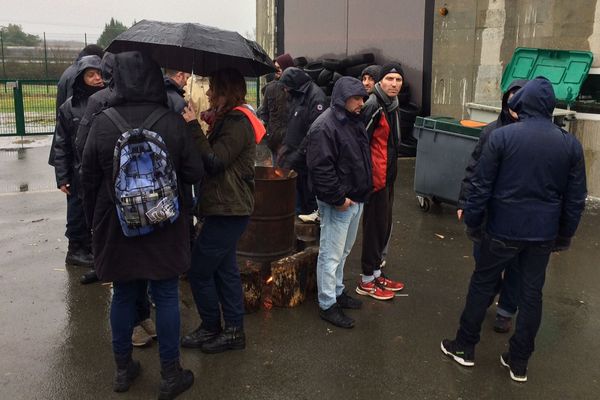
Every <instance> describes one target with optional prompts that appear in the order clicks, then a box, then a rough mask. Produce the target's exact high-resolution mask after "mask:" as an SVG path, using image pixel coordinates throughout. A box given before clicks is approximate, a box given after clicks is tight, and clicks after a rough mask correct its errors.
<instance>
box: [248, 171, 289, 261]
mask: <svg viewBox="0 0 600 400" xmlns="http://www.w3.org/2000/svg"><path fill="white" fill-rule="evenodd" d="M296 176H297V175H296V173H295V172H294V171H290V170H287V169H282V168H273V167H256V170H255V184H256V186H255V190H254V212H253V213H252V215H251V216H250V222H249V223H248V227H247V228H246V232H244V234H243V235H242V237H241V238H240V240H239V242H238V246H237V254H238V256H240V257H245V258H248V259H252V260H256V261H273V260H276V259H279V258H281V257H284V256H286V255H288V254H291V253H292V252H293V251H294V250H295V246H296V235H295V232H294V221H295V219H296Z"/></svg>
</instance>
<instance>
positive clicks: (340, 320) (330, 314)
mask: <svg viewBox="0 0 600 400" xmlns="http://www.w3.org/2000/svg"><path fill="white" fill-rule="evenodd" d="M319 316H320V317H321V318H322V319H324V320H325V321H327V322H329V323H331V324H333V325H335V326H339V327H340V328H345V329H350V328H353V327H354V320H353V319H352V318H350V317H349V316H347V315H346V314H344V312H343V311H342V308H341V307H340V305H339V304H337V303H335V304H334V305H332V306H331V307H329V308H328V309H327V310H323V309H322V308H320V307H319Z"/></svg>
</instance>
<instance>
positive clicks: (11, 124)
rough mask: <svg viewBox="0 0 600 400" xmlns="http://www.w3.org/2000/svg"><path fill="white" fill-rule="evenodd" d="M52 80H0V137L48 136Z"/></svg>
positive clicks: (52, 121) (52, 105) (53, 108)
mask: <svg viewBox="0 0 600 400" xmlns="http://www.w3.org/2000/svg"><path fill="white" fill-rule="evenodd" d="M56 83H57V81H56V80H0V136H31V135H50V134H52V133H54V126H55V124H56Z"/></svg>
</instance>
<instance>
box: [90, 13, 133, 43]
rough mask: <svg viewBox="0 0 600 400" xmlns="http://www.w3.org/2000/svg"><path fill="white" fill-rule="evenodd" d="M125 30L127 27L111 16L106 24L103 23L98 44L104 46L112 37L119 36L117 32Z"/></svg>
mask: <svg viewBox="0 0 600 400" xmlns="http://www.w3.org/2000/svg"><path fill="white" fill-rule="evenodd" d="M126 30H127V27H126V26H125V25H123V23H122V22H120V21H117V20H116V19H114V18H111V19H110V22H109V23H108V24H104V31H103V32H102V34H101V35H100V37H99V38H98V42H97V44H98V46H102V47H103V48H106V47H107V46H108V45H109V44H110V42H112V40H113V39H114V38H116V37H117V36H119V34H121V33H123V32H125V31H126Z"/></svg>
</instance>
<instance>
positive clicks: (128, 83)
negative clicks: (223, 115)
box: [81, 52, 203, 281]
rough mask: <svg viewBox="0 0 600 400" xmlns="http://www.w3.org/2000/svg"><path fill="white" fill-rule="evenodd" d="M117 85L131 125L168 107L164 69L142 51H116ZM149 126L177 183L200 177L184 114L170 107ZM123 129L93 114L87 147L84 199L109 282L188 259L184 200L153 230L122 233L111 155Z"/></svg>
mask: <svg viewBox="0 0 600 400" xmlns="http://www.w3.org/2000/svg"><path fill="white" fill-rule="evenodd" d="M113 84H114V88H115V92H116V97H117V105H115V106H114V108H115V109H116V110H117V111H118V112H119V113H120V114H121V116H122V117H123V118H124V119H125V121H126V122H127V123H128V124H129V125H130V126H131V127H134V128H135V127H140V126H141V125H142V123H143V122H144V120H145V119H146V118H147V117H148V116H149V115H150V114H151V113H152V112H153V111H154V110H155V109H157V108H164V109H165V110H166V105H167V96H166V94H165V86H164V82H163V78H162V73H161V70H160V68H159V66H158V65H157V64H156V63H155V62H153V61H152V60H150V59H148V58H146V57H145V56H143V55H142V54H141V53H139V52H126V53H120V54H117V55H116V56H115V67H114V75H113ZM147 128H149V129H151V130H152V131H154V132H157V133H159V134H160V135H161V137H162V138H163V140H164V142H165V145H166V147H167V151H168V153H169V157H170V158H171V161H172V162H173V167H174V168H175V171H176V174H177V179H178V187H179V188H181V187H182V185H183V184H184V183H189V184H193V183H196V182H198V181H199V180H200V179H201V178H202V175H203V168H202V161H201V158H200V154H199V153H198V152H197V151H196V148H195V146H194V145H193V143H192V139H191V137H190V135H188V134H187V128H186V123H185V120H184V119H183V118H182V117H181V115H178V114H176V113H174V112H172V111H167V113H166V114H165V115H164V116H163V117H161V118H160V119H159V120H158V121H157V122H156V123H155V124H154V125H153V126H152V127H147ZM122 133H123V132H120V131H119V129H118V128H117V127H116V126H115V125H114V124H113V122H112V121H111V120H110V119H109V118H108V117H107V116H106V114H105V113H99V114H98V115H96V117H95V118H94V121H93V123H92V126H91V128H90V132H89V135H88V138H87V142H86V144H85V148H84V151H83V160H82V166H81V170H82V174H81V181H82V185H83V189H84V197H83V204H84V209H85V214H86V218H87V219H88V223H89V225H90V226H91V228H92V229H93V231H94V235H93V238H92V240H93V248H94V265H95V268H96V272H97V273H98V276H99V277H100V279H102V280H105V281H111V280H115V281H129V280H133V279H152V280H161V279H170V278H175V277H177V276H178V275H180V274H181V273H183V272H185V271H186V270H187V269H188V268H189V264H190V254H189V251H190V244H189V243H190V242H189V230H188V209H187V206H186V204H185V203H184V202H180V203H179V204H180V214H179V218H177V220H175V222H173V223H172V224H166V225H165V226H162V227H159V228H157V229H156V230H155V231H154V232H152V233H151V234H149V235H146V236H139V237H133V238H128V237H125V236H124V235H123V232H122V230H121V224H120V222H119V218H118V216H117V212H116V208H115V204H114V201H113V198H114V180H113V172H114V171H113V161H114V160H113V155H114V149H115V144H116V142H117V140H118V139H119V137H120V136H121V134H122Z"/></svg>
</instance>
